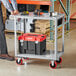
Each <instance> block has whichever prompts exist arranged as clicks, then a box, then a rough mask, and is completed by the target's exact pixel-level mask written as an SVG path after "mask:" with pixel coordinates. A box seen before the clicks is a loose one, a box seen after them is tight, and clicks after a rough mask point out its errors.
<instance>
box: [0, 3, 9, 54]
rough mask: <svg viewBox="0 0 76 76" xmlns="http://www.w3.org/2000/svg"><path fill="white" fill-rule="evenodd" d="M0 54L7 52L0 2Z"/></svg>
mask: <svg viewBox="0 0 76 76" xmlns="http://www.w3.org/2000/svg"><path fill="white" fill-rule="evenodd" d="M0 54H8V52H7V45H6V39H5V34H4V24H3V16H2V9H1V3H0Z"/></svg>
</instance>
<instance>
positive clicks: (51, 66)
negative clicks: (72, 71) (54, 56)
mask: <svg viewBox="0 0 76 76" xmlns="http://www.w3.org/2000/svg"><path fill="white" fill-rule="evenodd" d="M49 66H50V68H52V69H56V68H57V63H56V62H54V65H52V63H51V62H50V64H49Z"/></svg>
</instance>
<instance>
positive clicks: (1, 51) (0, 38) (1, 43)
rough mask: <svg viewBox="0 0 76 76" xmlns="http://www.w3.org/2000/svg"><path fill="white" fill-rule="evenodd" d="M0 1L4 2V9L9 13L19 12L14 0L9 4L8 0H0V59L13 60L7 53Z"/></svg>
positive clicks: (15, 13)
mask: <svg viewBox="0 0 76 76" xmlns="http://www.w3.org/2000/svg"><path fill="white" fill-rule="evenodd" d="M1 2H2V3H3V4H4V6H5V7H6V9H7V10H8V11H9V12H10V13H11V15H17V14H19V12H18V8H17V3H16V0H11V4H12V6H11V4H10V3H9V0H0V59H7V60H10V61H13V60H14V57H12V56H9V55H8V50H7V44H6V38H5V33H4V24H3V16H2V8H1Z"/></svg>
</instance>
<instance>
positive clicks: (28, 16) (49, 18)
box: [13, 12, 64, 20]
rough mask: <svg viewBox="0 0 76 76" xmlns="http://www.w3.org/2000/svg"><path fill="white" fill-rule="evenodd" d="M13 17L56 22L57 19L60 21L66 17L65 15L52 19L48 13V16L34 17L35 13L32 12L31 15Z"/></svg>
mask: <svg viewBox="0 0 76 76" xmlns="http://www.w3.org/2000/svg"><path fill="white" fill-rule="evenodd" d="M13 17H15V18H32V19H43V20H56V19H60V18H62V17H64V14H58V15H57V16H52V17H50V16H49V13H48V15H41V16H36V15H33V13H32V12H31V13H30V14H29V15H16V16H13Z"/></svg>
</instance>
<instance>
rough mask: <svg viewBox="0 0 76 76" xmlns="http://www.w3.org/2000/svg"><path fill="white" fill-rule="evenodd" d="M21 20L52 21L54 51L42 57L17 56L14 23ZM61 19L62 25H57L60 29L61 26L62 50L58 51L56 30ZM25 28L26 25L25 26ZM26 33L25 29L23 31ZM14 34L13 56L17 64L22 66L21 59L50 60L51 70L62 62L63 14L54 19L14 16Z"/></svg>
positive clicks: (31, 55) (30, 55)
mask: <svg viewBox="0 0 76 76" xmlns="http://www.w3.org/2000/svg"><path fill="white" fill-rule="evenodd" d="M19 18H21V19H24V20H25V23H26V20H27V19H30V18H31V19H39V20H41V19H42V20H53V21H54V22H55V23H54V27H55V29H54V31H55V35H54V38H55V39H54V40H55V41H54V51H51V50H49V51H47V53H46V54H44V55H33V54H19V53H18V49H17V46H18V45H17V39H18V38H17V32H16V28H17V27H16V21H17V20H18V19H19ZM61 18H62V24H61V25H59V26H60V27H61V26H62V50H61V51H58V45H57V36H58V35H57V30H58V28H59V26H58V20H59V19H61ZM25 26H27V25H25ZM25 31H26V29H25ZM14 33H15V56H16V57H17V59H16V63H17V64H22V58H36V59H47V60H51V62H50V67H51V68H56V67H57V63H61V62H62V58H61V56H62V54H63V53H64V14H59V15H57V16H54V17H49V16H34V15H16V16H14Z"/></svg>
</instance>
